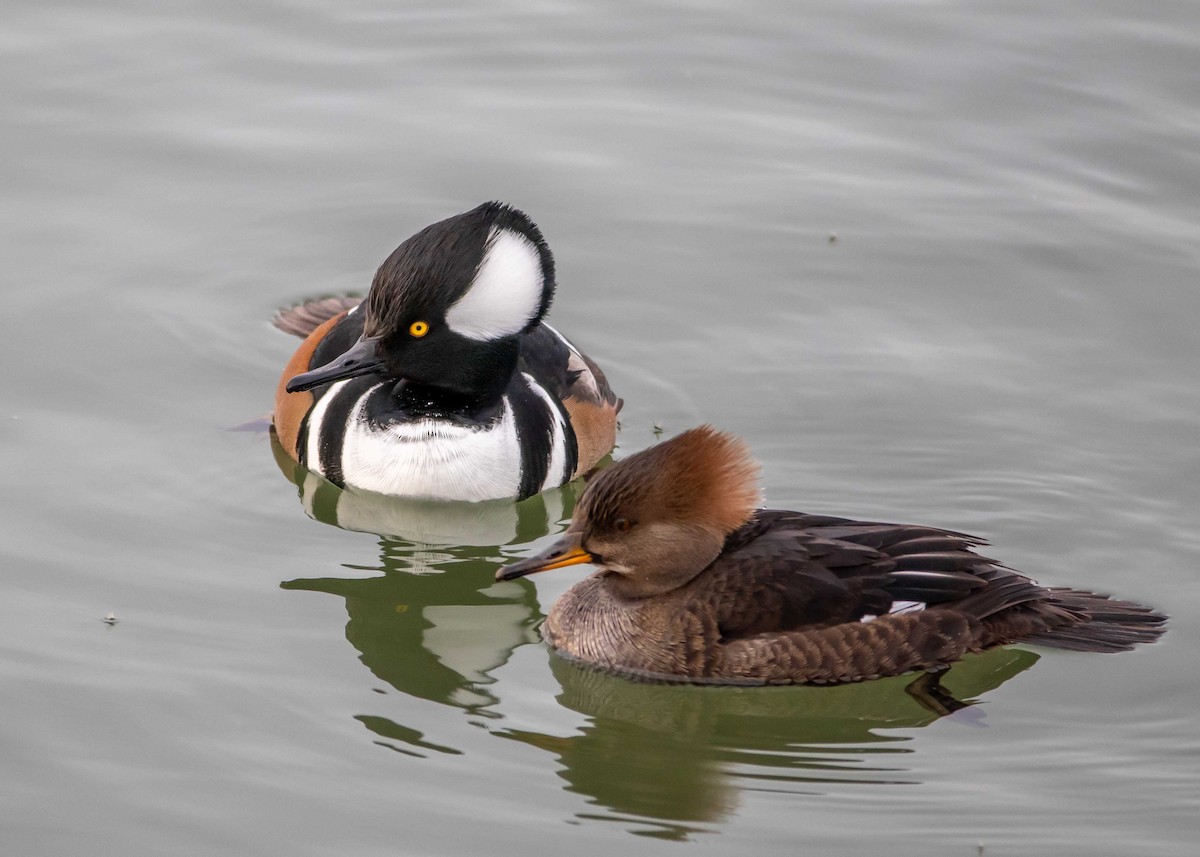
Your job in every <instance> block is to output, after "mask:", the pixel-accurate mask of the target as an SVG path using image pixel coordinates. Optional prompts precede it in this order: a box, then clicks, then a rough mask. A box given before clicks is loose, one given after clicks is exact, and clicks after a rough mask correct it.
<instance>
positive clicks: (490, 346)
mask: <svg viewBox="0 0 1200 857" xmlns="http://www.w3.org/2000/svg"><path fill="white" fill-rule="evenodd" d="M519 354H520V344H519V343H518V342H517V340H516V339H515V338H512V339H510V340H504V341H500V342H491V343H486V344H484V345H481V346H480V347H479V349H478V350H476V351H475V352H474V353H473V354H471V356H470V359H467V360H461V361H457V362H456V363H455V365H454V372H453V375H448V376H446V377H445V378H439V379H437V380H436V381H428V382H426V381H416V380H407V379H406V380H402V381H399V382H398V383H397V384H396V386H395V387H394V388H393V389H392V396H393V398H395V400H396V403H397V404H398V405H399V406H400V407H401V408H402V409H403V410H405V411H406V412H408V413H410V414H414V415H419V416H428V417H432V418H435V419H436V418H450V419H454V418H459V419H468V420H472V421H477V422H486V421H488V420H490V419H492V418H493V417H495V416H496V415H497V414H498V413H499V412H500V410H501V404H502V403H501V399H502V398H503V396H504V393H505V391H506V390H507V389H508V386H509V384H510V382H511V381H512V377H513V374H514V373H515V372H516V369H517V358H518V356H519Z"/></svg>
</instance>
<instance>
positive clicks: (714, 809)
mask: <svg viewBox="0 0 1200 857" xmlns="http://www.w3.org/2000/svg"><path fill="white" fill-rule="evenodd" d="M279 455H280V453H277V460H279V461H280V467H281V469H283V471H284V473H285V474H288V475H289V477H290V478H292V480H293V481H294V482H295V483H296V484H297V485H298V486H299V487H300V494H301V501H302V503H303V505H304V508H305V510H306V511H307V512H308V513H309V515H310V516H312V517H313V518H315V519H316V520H319V521H323V522H325V523H330V524H334V525H336V526H340V527H344V528H347V529H356V530H364V531H368V532H382V533H389V534H392V535H386V536H382V537H381V539H380V542H379V544H380V565H379V568H378V569H369V570H378V571H380V572H381V575H380V576H377V577H371V578H368V579H343V578H320V579H309V580H293V581H288V582H285V583H283V584H282V586H283V588H285V589H295V590H306V591H312V592H328V593H330V594H333V595H338V596H340V597H342V598H344V599H345V601H346V611H347V613H348V614H349V617H350V619H349V622H348V623H347V624H346V639H347V640H349V641H350V643H351V645H353V646H354V647H355V649H357V650H358V651H359V653H360V656H361V660H362V662H363V663H364V664H365V665H366V666H367V668H368V669H370V671H371V672H372V673H373V674H374V675H375V676H377V677H378V678H379V679H381V680H382V681H385V682H387V683H388V684H390V685H391V686H392V687H394V688H396V689H397V690H399V691H401V692H402V693H405V694H407V695H409V696H412V697H416V698H420V699H426V700H431V701H433V702H438V703H441V704H443V705H448V706H453V707H454V708H458V709H461V710H463V711H465V712H466V713H467V714H469V715H472V716H473V717H475V718H477V720H476V722H487V723H491V724H492V725H491V730H492V734H494V735H496V736H497V737H501V738H505V739H507V740H512V741H518V742H521V743H523V744H526V745H528V746H530V747H536V748H538V749H541V750H545V751H547V752H549V753H551V754H553V756H554V757H555V759H556V760H557V762H558V764H559V765H561V770H560V771H559V776H561V777H562V778H563V779H564V780H565V781H566V782H567V789H568V790H569V791H572V792H575V793H577V794H580V795H583V796H585V797H586V798H587V800H588V802H589V803H591V804H594V805H596V806H597V807H599V809H598V810H597V811H596V812H595V813H581V814H579V815H578V818H580V819H601V820H605V821H617V822H622V823H626V824H629V825H630V830H631V832H634V833H638V834H641V835H648V836H656V837H666V838H686V837H687V836H689V835H690V834H692V833H697V832H704V831H706V830H709V828H706V827H704V826H702V825H703V824H705V823H709V822H715V821H719V820H721V819H723V818H725V817H726V816H728V815H729V814H730V813H732V812H733V811H734V810H735V809H736V806H737V795H738V793H739V792H740V791H742V790H759V791H790V792H820V791H823V790H825V789H826V788H828V787H829V786H830V785H833V784H839V783H840V784H845V783H876V784H883V783H905V782H911V778H910V777H908V776H907V775H906V771H905V768H904V766H903V765H902V764H900V762H901V759H902V757H903V755H904V754H907V753H909V752H911V750H910V749H908V748H907V747H905V746H903V744H904V742H905V741H907V740H908V738H907V737H905V736H898V735H894V734H886V733H885V734H880V733H879V731H878V730H887V729H897V728H916V727H921V726H926V725H928V724H930V723H932V722H934V721H935V720H937V719H939V717H941V716H943V715H944V714H946V711H947V707H948V708H949V709H950V710H953V709H954V708H955V707H956V703H955V702H954V700H969V699H971V698H973V697H976V696H978V695H980V694H983V693H985V692H987V691H989V690H992V689H994V688H996V687H999V686H1000V685H1001V684H1002V683H1003V682H1005V681H1006V680H1008V679H1009V678H1011V677H1012V676H1014V675H1016V674H1017V673H1019V672H1021V671H1023V670H1025V669H1027V668H1028V667H1030V666H1031V665H1032V664H1033V663H1034V662H1035V661H1037V659H1038V656H1037V655H1036V654H1034V653H1032V652H1029V651H1025V650H1021V649H999V650H996V651H993V652H989V653H987V654H984V655H976V656H972V657H969V658H968V659H966V660H965V661H963V662H962V663H960V664H956V665H955V666H954V667H953V668H952V669H950V670H949V671H948V672H947V673H946V674H945V675H944V676H943V678H942V684H943V685H944V688H945V690H946V691H947V692H948V695H946V696H941V697H939V696H938V694H937V693H936V691H937V688H936V687H935V688H934V689H933V690H934V691H935V693H934V694H933V695H932V696H930V695H929V694H922V693H919V692H916V689H915V687H914V684H915V683H914V679H913V677H912V676H899V677H897V678H892V679H883V680H879V681H870V682H864V683H861V684H855V685H846V686H841V687H779V688H761V687H696V686H690V685H661V684H649V683H639V682H636V681H631V680H629V679H627V678H621V677H617V676H611V675H607V674H605V673H602V672H597V671H595V670H592V669H589V668H587V667H584V666H580V665H577V664H574V663H571V662H569V661H566V660H564V659H562V658H560V657H558V656H557V655H553V654H548V656H549V659H550V666H551V672H552V673H553V676H554V678H555V679H556V680H557V681H558V684H559V686H560V688H561V692H560V693H559V694H557V700H558V702H559V703H560V704H561V705H563V706H565V707H566V708H569V709H571V710H573V711H576V712H579V713H580V714H583V715H585V716H586V717H587V718H588V723H587V725H586V726H584V727H583V728H582V729H580V730H579V731H578V733H577V734H568V735H552V734H543V733H539V732H531V731H527V730H523V729H520V728H515V727H512V726H506V725H502V724H501V723H500V721H501V720H503V718H504V715H503V711H502V709H503V701H504V700H503V694H502V693H500V692H499V689H498V687H497V683H496V679H495V678H493V677H492V675H491V673H492V672H493V671H494V670H495V669H496V668H497V667H499V666H501V665H503V664H504V663H505V662H506V661H507V660H508V658H509V657H510V655H511V654H512V652H513V650H514V649H515V648H516V647H517V646H520V645H523V644H525V643H536V642H538V641H539V636H538V633H537V630H536V626H537V624H538V623H539V622H540V621H541V619H542V614H541V611H540V608H539V606H538V603H537V597H536V590H535V589H534V587H533V585H532V584H530V583H529V582H528V581H524V580H522V581H516V582H509V583H499V584H498V583H496V582H495V579H494V577H493V575H494V572H495V569H496V566H497V565H500V564H502V563H504V562H505V561H506V557H505V556H504V551H503V548H502V546H503V545H508V544H522V543H526V542H530V541H533V540H534V539H536V538H539V537H541V536H543V535H547V534H549V533H550V532H552V531H557V530H559V529H561V528H562V527H563V526H564V525H565V521H566V520H567V519H569V517H570V514H571V511H572V507H573V505H574V502H575V499H576V494H575V492H576V490H577V489H576V488H575V487H574V486H566V487H565V488H564V489H562V490H560V491H555V492H548V493H545V494H540V495H537V496H534V497H531V498H529V499H528V500H525V501H523V502H521V503H516V504H514V503H509V502H503V503H473V504H459V503H426V502H418V501H406V500H398V499H395V498H387V497H380V496H376V495H367V494H358V493H356V492H350V491H342V490H340V489H338V488H337V487H335V486H333V485H331V484H330V483H328V482H326V481H325V480H323V479H321V478H320V477H317V476H314V475H313V474H309V473H307V472H306V471H304V470H303V469H301V468H298V467H297V466H296V465H295V464H294V462H292V461H291V460H290V459H288V458H286V456H283V457H282V458H280V457H279ZM398 534H403V537H401V536H400V535H398ZM430 543H435V544H430ZM942 706H946V707H942ZM950 717H951V718H952V719H954V720H960V721H962V722H965V723H968V724H978V723H980V722H981V720H982V712H981V710H980V709H977V708H972V707H966V708H963V709H962V710H959V711H957V712H955V713H953V714H951V715H950ZM357 719H358V720H359V721H360V722H361V723H362V724H363V725H364V726H366V727H367V728H368V729H369V730H371V732H373V733H374V734H375V735H377V736H378V739H379V740H378V741H377V743H379V744H380V745H382V746H385V747H388V748H389V749H392V750H394V751H396V752H398V753H402V754H406V755H412V756H426V755H428V754H429V753H431V752H436V753H445V754H457V753H461V751H460V750H459V749H457V748H455V747H451V746H447V745H445V744H442V743H438V742H435V741H432V740H429V739H428V738H427V737H426V736H425V735H424V734H423V733H421V732H420V731H419V730H417V729H414V728H412V727H410V726H405V725H403V724H400V723H396V722H395V721H393V720H390V719H388V718H386V717H380V716H374V715H360V716H359V717H358V718H357Z"/></svg>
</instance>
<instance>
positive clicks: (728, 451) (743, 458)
mask: <svg viewBox="0 0 1200 857" xmlns="http://www.w3.org/2000/svg"><path fill="white" fill-rule="evenodd" d="M758 480H759V466H758V462H756V461H755V460H754V457H753V456H752V455H751V454H750V449H749V447H747V446H746V444H745V442H744V441H743V440H742V439H741V438H739V437H736V436H734V435H732V434H727V433H725V432H719V431H717V430H716V429H714V428H713V427H712V426H707V425H705V426H700V427H698V428H694V429H690V430H688V431H686V432H684V433H683V434H680V435H678V436H677V437H674V438H672V439H671V440H668V441H665V442H663V443H660V444H658V445H657V446H653V447H651V448H650V449H647V450H645V451H643V452H640V453H638V454H637V455H634V456H630V457H629V458H627V459H625V460H624V461H621V462H618V463H617V464H615V465H613V466H612V467H610V468H608V469H607V470H605V471H604V472H603V473H601V474H600V475H598V476H597V477H596V479H595V480H594V482H593V484H592V485H590V486H589V488H588V491H587V493H586V494H585V495H584V497H583V498H582V500H581V501H580V505H581V506H583V507H584V511H585V514H586V515H587V517H588V518H589V519H590V520H592V521H593V522H595V523H596V525H597V526H599V527H604V526H606V525H607V524H610V523H611V522H612V519H613V518H615V517H617V516H619V515H622V514H625V512H624V511H623V510H626V509H629V508H631V507H637V508H646V509H653V510H655V516H656V517H658V518H664V519H668V520H672V521H677V522H679V523H681V524H691V523H696V524H701V525H703V526H705V527H706V528H712V529H717V530H719V531H721V532H722V533H730V532H733V531H734V530H736V529H737V528H738V527H740V526H741V525H742V524H744V523H745V522H746V520H747V519H748V518H749V517H750V516H751V515H752V514H753V513H754V510H755V509H756V508H757V507H758V504H759V503H760V502H761V500H762V494H761V492H760V490H759V484H758ZM577 517H578V515H577Z"/></svg>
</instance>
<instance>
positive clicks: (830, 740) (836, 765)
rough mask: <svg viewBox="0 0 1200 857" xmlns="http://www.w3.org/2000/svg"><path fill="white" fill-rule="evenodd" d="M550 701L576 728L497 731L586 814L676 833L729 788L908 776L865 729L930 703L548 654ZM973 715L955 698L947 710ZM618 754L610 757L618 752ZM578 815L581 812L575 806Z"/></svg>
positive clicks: (907, 719)
mask: <svg viewBox="0 0 1200 857" xmlns="http://www.w3.org/2000/svg"><path fill="white" fill-rule="evenodd" d="M1037 659H1038V655H1036V654H1034V653H1033V652H1029V651H1025V650H1020V649H997V650H995V651H992V652H988V653H986V654H984V655H975V656H971V657H969V658H967V659H966V660H964V661H963V662H961V663H959V664H956V665H955V666H954V667H953V668H951V669H950V670H948V671H947V673H946V674H945V675H944V676H943V684H944V686H945V688H946V690H948V691H949V692H950V693H951V694H952V695H953V696H954V697H956V698H957V699H959V700H969V699H972V698H974V697H975V696H977V695H979V694H982V693H985V692H987V691H989V690H992V689H994V688H996V687H998V686H1000V685H1001V684H1002V683H1003V682H1005V681H1007V680H1008V679H1009V678H1011V677H1013V676H1014V675H1016V674H1017V673H1019V672H1022V671H1023V670H1025V669H1028V668H1029V667H1030V666H1032V665H1033V663H1034V662H1036V661H1037ZM550 664H551V669H552V671H553V673H554V676H555V678H556V679H557V680H558V682H559V684H560V685H561V687H562V692H561V693H560V694H559V695H558V701H559V702H560V703H562V704H563V705H565V706H566V707H568V708H571V709H573V710H575V711H578V712H580V713H582V714H585V715H587V716H588V718H589V723H588V725H587V726H585V727H584V728H583V729H581V730H580V731H579V734H576V735H568V736H563V737H560V736H552V735H543V734H539V733H533V732H526V731H522V730H519V729H506V730H503V731H499V732H497V733H496V734H499V735H501V736H503V737H507V738H511V739H513V740H516V741H521V742H524V743H526V744H529V745H531V746H534V747H538V748H540V749H543V750H546V751H548V752H550V753H553V754H554V755H555V756H556V757H557V759H558V762H559V763H560V764H561V765H562V770H561V771H560V772H559V776H561V777H562V778H563V779H564V780H566V781H567V783H568V786H567V788H568V789H569V790H570V791H573V792H577V793H579V794H582V795H586V796H587V797H588V798H589V799H590V801H591V802H592V803H595V804H597V805H599V806H600V807H603V808H604V809H606V810H608V813H607V814H604V813H601V814H597V815H593V816H587V817H591V818H601V819H607V820H614V821H623V822H630V821H635V822H636V823H637V828H636V829H634V830H633V832H637V833H642V834H646V835H654V836H666V837H672V838H675V837H682V836H686V835H687V834H688V833H689V832H695V831H697V830H703V828H696V827H693V826H691V825H690V824H689V823H694V822H711V821H718V820H720V819H722V818H724V817H725V816H727V815H728V814H729V813H730V812H731V811H732V810H733V809H734V808H735V806H736V803H737V794H738V792H739V791H740V790H744V789H748V790H760V791H790V792H806V791H807V792H821V791H824V790H825V787H827V786H829V785H832V784H834V783H854V782H859V783H903V782H909V781H910V780H908V779H907V778H906V777H905V775H904V768H903V767H900V766H898V765H897V764H896V762H897V761H898V760H897V759H896V754H903V753H908V752H911V751H910V750H908V749H907V748H904V747H900V746H897V744H898V743H900V742H903V741H906V740H908V739H907V738H905V737H901V736H895V735H881V734H878V732H877V731H876V730H879V729H896V728H915V727H920V726H926V725H928V724H930V723H932V722H934V721H935V720H937V719H938V718H939V717H940V716H941V714H939V713H936V712H934V711H932V710H930V709H929V708H927V707H925V706H923V705H922V704H920V703H919V702H918V701H917V700H916V699H914V697H913V696H912V695H910V693H909V692H907V688H908V686H909V685H910V684H911V683H912V681H913V677H912V676H898V677H896V678H891V679H882V680H878V681H869V682H863V683H861V684H854V685H843V686H838V687H774V688H763V687H696V686H688V685H653V684H640V683H637V682H633V681H629V680H628V679H624V678H620V677H617V676H612V675H607V674H605V673H601V672H598V671H595V670H592V669H590V668H588V667H585V666H581V665H578V664H575V663H572V662H569V661H566V660H564V659H562V658H560V657H558V656H557V655H551V656H550ZM964 716H965V720H966V722H968V723H976V724H977V723H979V722H980V720H981V716H982V712H981V711H980V710H979V709H975V708H967V709H964V710H963V711H961V712H959V713H958V714H955V715H952V717H953V718H954V719H959V718H964ZM618 760H619V762H618ZM581 817H583V816H581Z"/></svg>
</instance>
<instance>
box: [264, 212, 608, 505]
mask: <svg viewBox="0 0 1200 857" xmlns="http://www.w3.org/2000/svg"><path fill="white" fill-rule="evenodd" d="M553 297H554V258H553V257H552V256H551V254H550V248H549V247H548V246H547V245H546V241H545V239H543V238H542V233H541V232H540V231H539V230H538V228H537V226H535V225H534V223H533V221H532V220H530V219H529V218H528V217H527V216H526V215H525V214H523V213H522V212H520V211H517V210H516V209H515V208H511V207H509V206H507V205H504V204H503V203H499V202H489V203H485V204H484V205H481V206H479V207H478V208H476V209H474V210H472V211H468V212H466V213H464V214H459V215H456V216H455V217H451V218H448V219H446V220H443V221H441V222H440V223H435V224H433V225H432V226H427V227H426V228H425V229H422V230H421V231H420V232H418V233H417V234H416V235H413V236H412V237H411V238H409V239H408V240H407V241H405V242H404V243H403V244H401V245H400V246H399V247H397V248H396V250H395V252H393V253H392V255H391V256H389V257H388V258H387V259H386V260H385V261H384V263H383V264H382V265H381V266H380V267H379V271H378V272H377V273H376V274H375V279H374V281H373V282H372V283H371V290H370V293H369V294H368V295H367V297H366V299H365V300H364V301H363V302H362V303H361V304H359V305H357V306H354V307H353V308H351V309H349V310H346V309H345V306H344V305H343V304H341V303H340V302H338V301H336V300H334V301H329V300H326V301H324V302H316V303H313V304H309V305H306V306H304V307H300V308H298V309H297V310H295V311H292V312H291V313H285V314H284V316H283V317H282V318H281V319H279V320H277V321H276V323H277V325H279V326H280V327H282V328H283V329H285V330H290V331H292V332H297V333H301V334H302V335H303V334H307V338H306V339H305V340H304V343H303V344H302V345H301V346H300V347H299V349H297V351H296V353H295V354H294V355H293V357H292V359H291V361H290V362H289V363H288V365H287V367H286V368H285V369H284V371H283V377H282V378H281V379H280V381H279V387H278V389H277V391H276V394H275V413H274V424H275V430H276V433H277V434H278V437H279V441H280V443H281V445H282V446H283V448H284V450H285V451H286V452H287V454H288V455H289V456H291V457H292V458H294V459H295V460H296V461H298V462H299V463H300V464H302V465H304V466H305V467H307V468H308V469H310V470H313V471H315V472H317V473H320V474H321V475H322V476H324V477H325V478H326V479H328V480H330V481H331V482H333V483H335V484H337V485H339V486H343V487H345V486H351V487H354V488H360V489H363V490H367V491H374V492H378V493H381V494H392V495H397V496H404V497H422V498H428V499H434V500H468V501H477V500H495V499H502V498H517V499H520V498H524V497H528V496H530V495H532V494H536V493H537V492H539V491H542V490H545V489H548V488H553V487H557V486H559V485H562V484H564V483H566V482H569V481H570V480H572V479H574V478H575V477H577V476H579V475H581V474H583V473H586V472H588V471H589V470H591V469H592V468H593V467H594V466H595V465H596V463H597V462H599V460H600V459H601V458H603V457H604V456H605V455H606V454H607V453H608V452H609V451H610V450H611V449H612V447H613V444H614V443H615V441H616V429H617V412H618V411H619V410H620V407H621V400H620V399H618V398H617V397H616V396H615V395H614V394H613V392H612V390H611V389H610V388H609V386H608V382H607V380H605V377H604V373H603V372H601V371H600V369H599V367H598V366H596V364H595V363H593V362H592V361H591V360H590V359H589V358H588V357H586V356H585V355H584V354H583V353H582V352H580V351H579V349H577V348H576V347H575V346H574V345H572V344H571V343H570V342H568V341H567V339H566V337H564V336H563V335H562V334H560V333H559V332H558V331H556V330H555V329H554V328H552V327H550V326H549V325H547V324H546V323H545V322H543V321H542V317H543V316H544V315H545V314H546V311H547V310H548V309H549V308H550V301H551V300H552V298H553ZM328 315H332V317H329V318H324V316H328ZM317 322H321V323H319V324H318V323H317Z"/></svg>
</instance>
